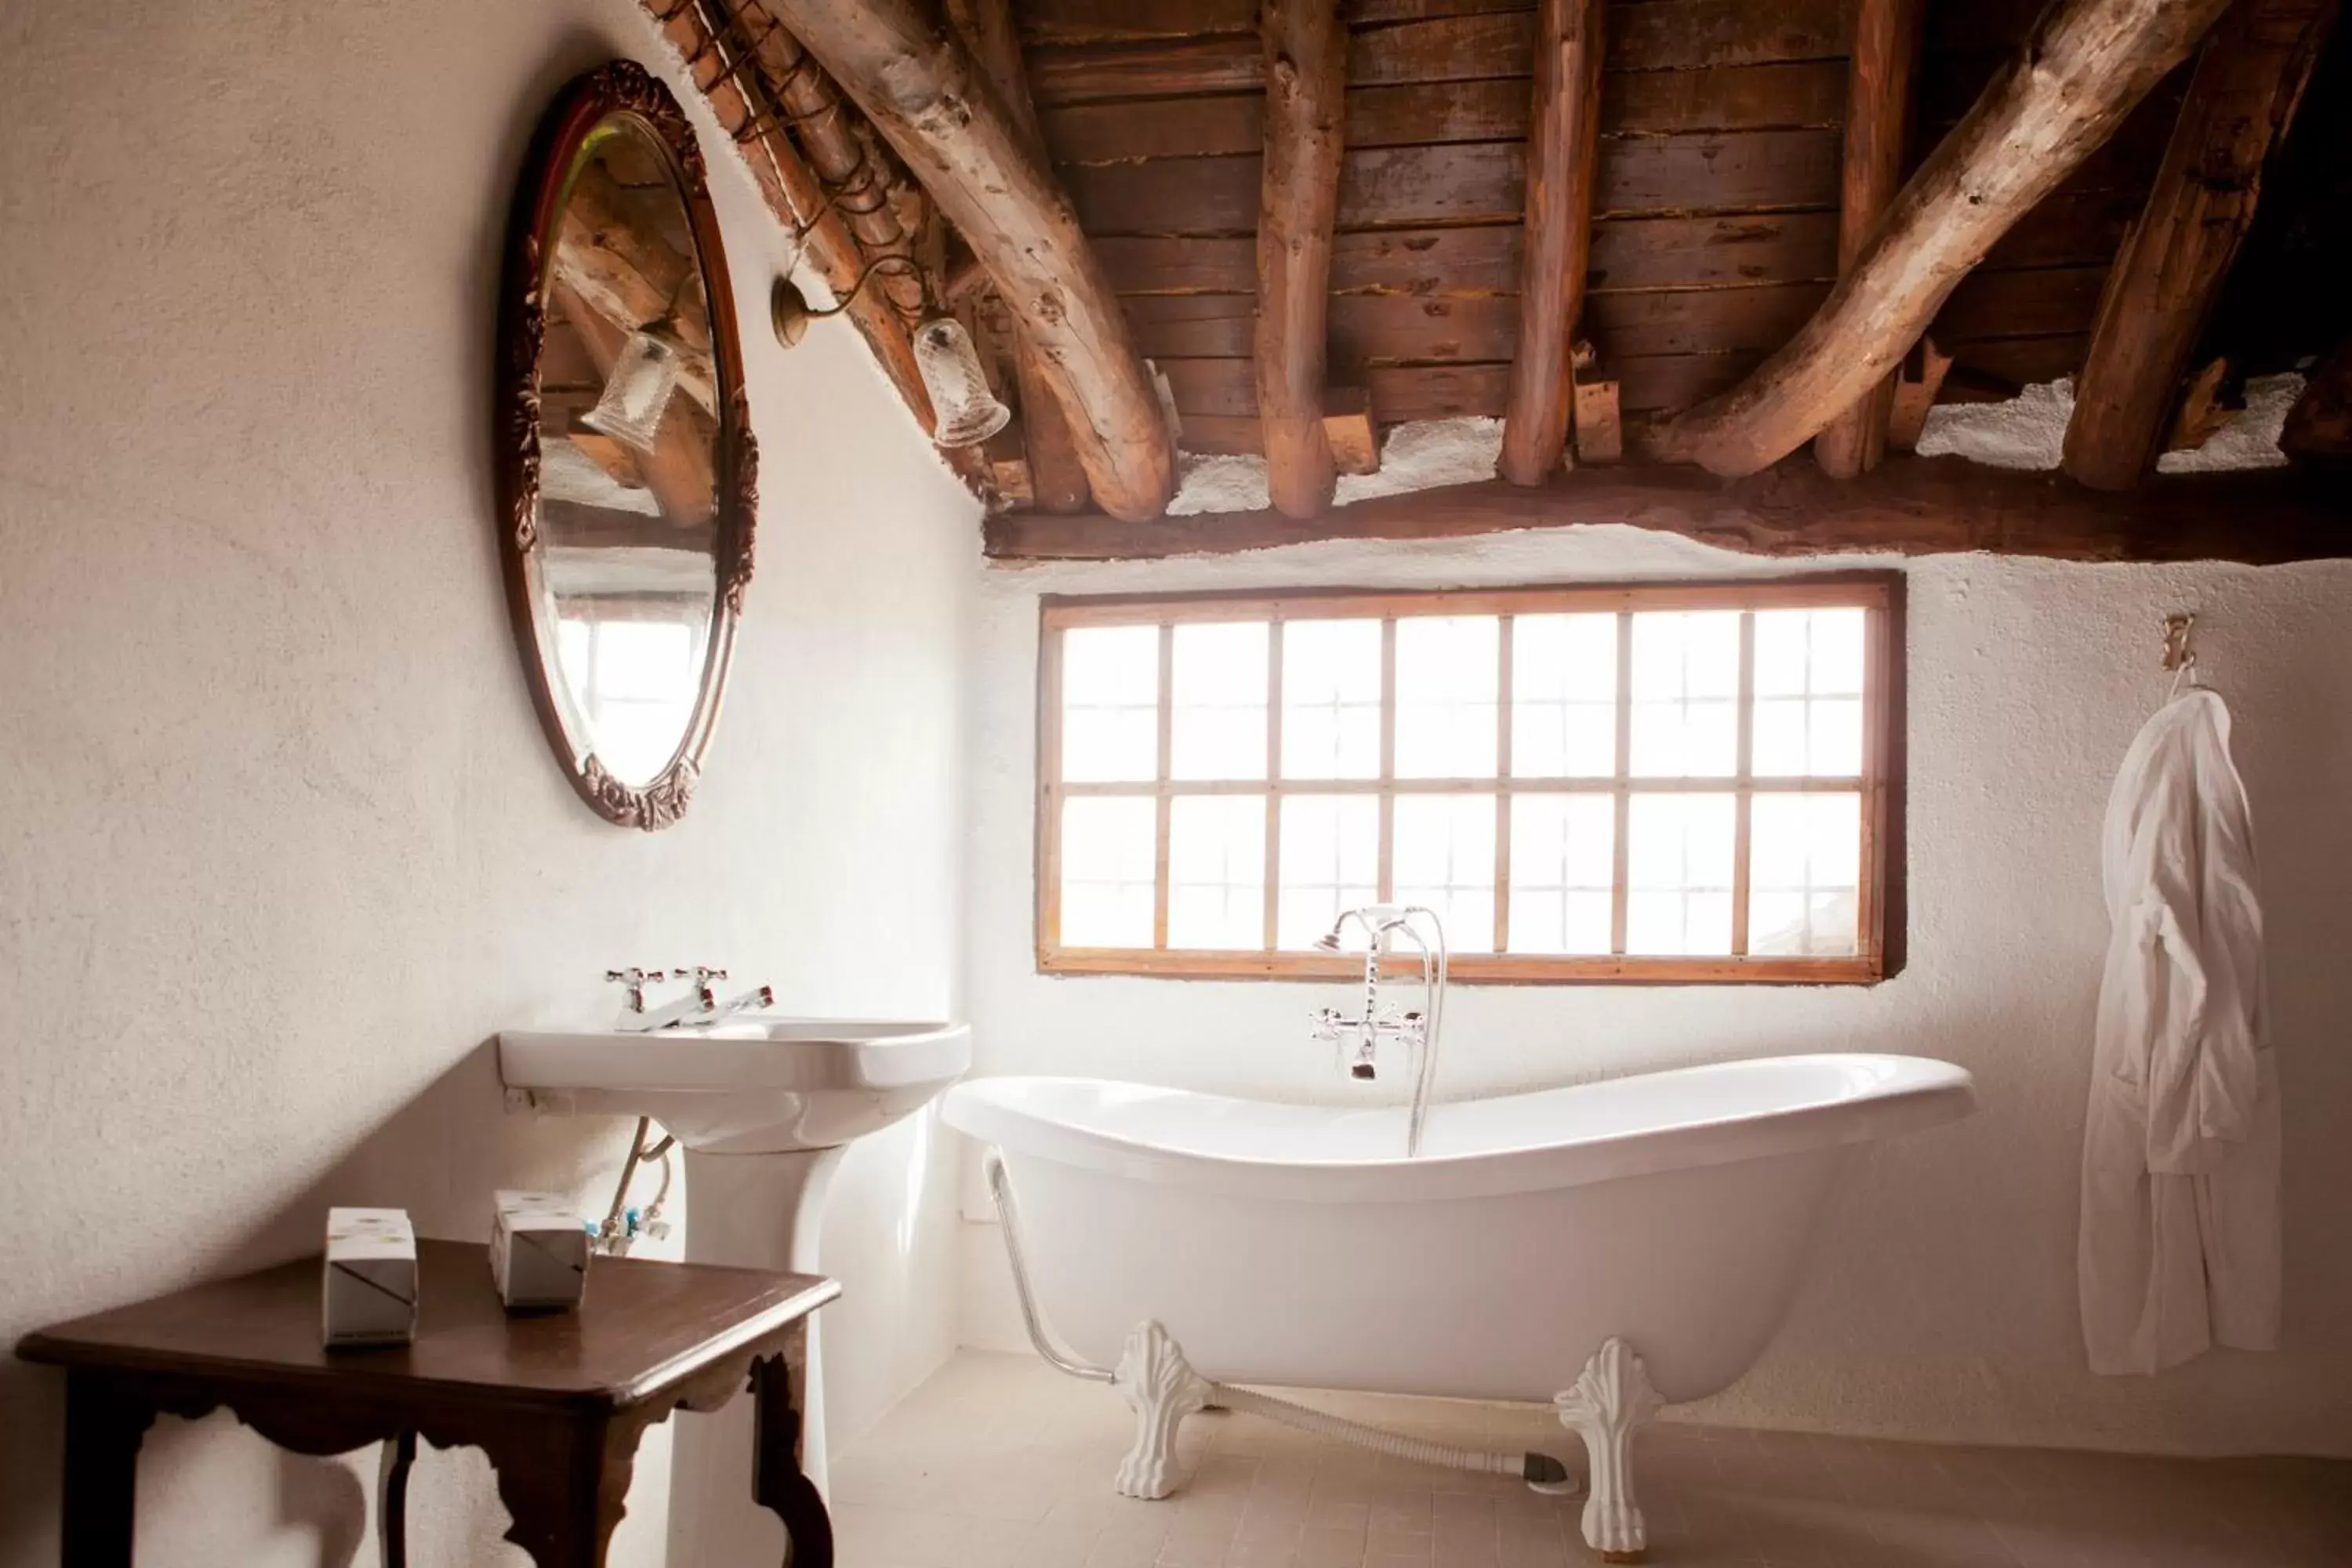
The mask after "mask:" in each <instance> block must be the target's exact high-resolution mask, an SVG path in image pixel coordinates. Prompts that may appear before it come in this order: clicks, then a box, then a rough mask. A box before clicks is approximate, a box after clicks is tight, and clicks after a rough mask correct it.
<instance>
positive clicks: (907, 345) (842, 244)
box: [642, 0, 937, 432]
mask: <svg viewBox="0 0 2352 1568" xmlns="http://www.w3.org/2000/svg"><path fill="white" fill-rule="evenodd" d="M642 4H643V5H645V8H646V11H647V13H648V14H650V15H651V16H653V17H654V19H655V20H656V22H658V23H660V25H661V28H662V35H663V37H666V38H667V39H668V40H669V42H670V44H671V46H672V47H675V48H676V49H677V52H678V53H679V55H680V56H682V57H684V58H685V60H686V64H687V69H688V72H689V73H690V74H691V75H692V77H693V79H694V85H695V87H696V89H697V90H698V91H699V92H701V94H702V96H703V98H704V99H705V100H708V101H709V105H710V110H711V113H712V114H713V115H714V116H716V117H717V119H718V121H719V129H720V130H722V131H724V132H727V134H728V136H729V137H730V139H732V140H733V141H734V142H735V143H736V145H737V147H738V148H739V149H740V151H741V152H742V153H743V161H744V162H745V163H747V164H749V165H750V166H751V178H752V181H753V183H754V184H757V185H758V186H759V187H760V196H761V200H762V201H763V202H765V203H766V204H767V207H768V210H769V212H770V213H771V214H772V215H773V216H774V217H775V219H776V221H777V222H779V223H781V224H782V225H783V226H784V228H785V231H786V232H787V233H788V234H793V235H798V236H800V237H801V254H802V255H803V257H805V258H806V259H807V261H808V263H809V265H810V266H811V267H813V268H815V270H816V272H817V274H818V276H820V277H822V278H823V279H824V281H825V286H826V287H827V288H828V289H832V290H833V292H834V296H835V299H842V298H848V299H849V305H848V309H847V310H846V312H845V314H846V315H847V316H848V318H849V321H850V324H851V325H853V326H855V327H856V329H857V331H858V335H859V336H860V337H863V338H864V339H865V340H866V347H867V348H869V349H871V350H872V351H873V353H874V358H875V360H876V361H877V363H879V364H880V365H881V366H882V373H883V374H885V375H887V377H889V379H890V384H891V385H893V386H895V387H897V388H898V395H899V396H900V397H901V398H902V399H904V400H905V402H906V405H907V406H908V409H909V410H910V411H911V412H912V413H913V414H914V416H915V420H916V422H917V423H918V424H919V425H920V426H922V427H923V429H924V430H925V431H926V432H929V430H931V429H932V428H933V427H934V426H935V424H936V423H937V421H936V419H935V417H934V416H933V415H932V413H931V400H930V395H929V394H928V393H927V392H925V391H924V389H923V379H922V377H921V376H920V375H919V374H917V373H916V370H915V345H914V340H913V339H912V338H911V337H910V336H909V335H908V331H907V326H906V323H905V322H904V321H901V320H900V319H899V317H898V310H897V308H896V307H895V306H894V305H892V303H891V302H890V300H889V299H888V297H887V296H886V295H882V294H878V293H873V292H868V293H863V294H857V295H855V296H854V297H852V296H851V294H850V291H851V290H852V289H855V288H856V284H857V279H858V278H859V276H860V275H861V274H863V273H864V271H865V270H866V252H865V250H864V249H863V248H862V247H860V246H859V245H858V243H857V237H856V235H854V234H852V233H851V232H850V231H849V226H848V224H847V223H846V222H845V220H844V219H843V217H842V215H841V214H840V213H839V212H838V211H837V210H835V209H834V208H833V207H831V206H830V205H828V204H827V203H826V200H825V192H824V185H823V184H821V183H820V182H819V181H818V179H817V177H816V175H815V174H814V173H813V172H812V171H811V170H810V168H809V166H808V164H807V163H804V162H803V161H802V158H801V155H800V152H799V150H798V149H797V148H795V147H794V146H793V143H792V142H791V140H790V139H789V138H788V137H787V136H786V135H785V134H784V129H783V125H782V121H781V120H780V119H778V118H776V117H774V116H772V115H768V116H762V117H755V116H754V114H753V112H752V107H751V101H750V100H748V99H746V98H745V97H744V94H743V89H742V88H741V87H740V86H739V85H738V84H737V81H736V79H735V75H734V73H735V72H736V71H737V70H738V68H741V69H744V70H749V69H751V62H750V59H749V58H748V56H746V55H745V54H743V53H742V51H741V50H740V48H739V47H737V46H735V45H734V44H732V43H731V42H730V41H728V40H726V39H724V38H720V37H714V35H713V33H712V30H711V24H710V19H709V17H706V16H705V15H704V14H703V13H704V9H705V7H706V6H709V5H716V4H718V0H698V3H690V4H686V5H675V4H672V5H664V4H663V3H662V0H642Z"/></svg>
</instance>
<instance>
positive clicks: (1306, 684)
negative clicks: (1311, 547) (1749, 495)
mask: <svg viewBox="0 0 2352 1568" xmlns="http://www.w3.org/2000/svg"><path fill="white" fill-rule="evenodd" d="M1901 608H1902V606H1901V580H1900V578H1898V577H1895V576H1894V575H1891V574H1847V575H1842V576H1836V577H1824V578H1812V579H1783V580H1779V581H1773V582H1768V583H1750V584H1703V585H1696V586H1643V587H1619V588H1584V587H1579V588H1527V589H1508V590H1499V591H1483V590H1482V591H1475V592H1465V593H1444V594H1356V593H1309V594H1296V595H1280V596H1276V597H1253V598H1240V597H1188V598H1179V599H1162V600H1139V599H1059V598H1056V599H1048V600H1047V601H1046V602H1045V607H1044V624H1043V629H1042V650H1043V651H1042V657H1041V659H1040V700H1041V708H1040V720H1039V725H1038V732H1039V742H1040V743H1039V757H1038V784H1039V792H1038V793H1039V806H1038V849H1039V854H1038V884H1037V885H1038V910H1037V924H1038V933H1037V934H1038V949H1037V952H1038V965H1039V967H1040V968H1041V969H1045V970H1049V971H1066V972H1096V973H1156V974H1191V975H1232V976H1264V975H1284V976H1301V977H1307V976H1312V977H1325V976H1340V975H1345V974H1347V973H1349V972H1350V971H1351V970H1352V969H1353V968H1354V967H1355V966H1356V965H1357V964H1360V963H1361V960H1360V958H1359V959H1356V960H1353V961H1350V960H1349V959H1348V958H1347V957H1345V956H1341V955H1333V954H1328V953H1323V952H1316V951H1314V943H1315V942H1316V939H1317V938H1318V937H1320V936H1321V935H1322V934H1323V933H1324V932H1325V931H1328V929H1329V928H1330V925H1331V921H1332V918H1333V916H1334V915H1336V914H1337V913H1338V912H1339V910H1344V909H1349V908H1352V907H1354V906H1357V905H1360V904H1368V903H1373V902H1381V901H1393V902H1397V903H1405V904H1423V905H1426V906H1428V907H1429V908H1431V909H1433V910H1436V911H1437V912H1438V913H1439V915H1440V916H1441V917H1442V918H1443V920H1444V928H1445V934H1446V940H1447V942H1448V945H1449V946H1450V948H1451V949H1452V952H1453V959H1454V974H1455V976H1456V977H1458V978H1461V979H1464V980H1481V979H1484V980H1517V981H1539V980H1580V979H1586V980H1657V981H1678V982H1680V981H1814V982H1832V981H1835V982H1868V981H1873V980H1877V979H1880V978H1883V977H1884V976H1885V973H1886V972H1887V965H1886V943H1885V931H1886V929H1887V925H1888V906H1889V897H1890V891H1891V889H1890V887H1889V882H1888V878H1889V872H1888V868H1889V866H1891V865H1892V866H1899V864H1900V855H1899V850H1897V849H1896V848H1895V847H1894V846H1892V845H1890V835H1891V831H1892V827H1891V825H1892V824H1893V823H1895V822H1896V821H1899V805H1900V803H1899V800H1897V799H1895V795H1896V794H1897V790H1898V786H1899V777H1898V774H1897V772H1896V770H1895V767H1894V766H1893V765H1892V762H1891V755H1892V748H1891V744H1890V735H1891V731H1890V724H1889V714H1890V713H1891V712H1894V711H1895V710H1896V703H1897V694H1896V690H1895V688H1896V685H1897V682H1898V681H1899V679H1900V672H1901V668H1902V659H1901V657H1900V655H1901V645H1900V624H1901ZM1351 934H1352V932H1351Z"/></svg>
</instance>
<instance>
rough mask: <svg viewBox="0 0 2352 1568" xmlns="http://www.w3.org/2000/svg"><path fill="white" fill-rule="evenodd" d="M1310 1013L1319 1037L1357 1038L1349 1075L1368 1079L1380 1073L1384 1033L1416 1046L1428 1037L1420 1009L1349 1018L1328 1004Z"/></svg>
mask: <svg viewBox="0 0 2352 1568" xmlns="http://www.w3.org/2000/svg"><path fill="white" fill-rule="evenodd" d="M1307 1017H1308V1020H1309V1022H1311V1023H1312V1024H1313V1025H1314V1030H1315V1036H1314V1037H1315V1038H1317V1039H1318V1040H1329V1041H1332V1042H1334V1043H1335V1044H1336V1043H1337V1042H1339V1041H1340V1040H1342V1039H1345V1038H1348V1037H1353V1038H1354V1040H1355V1042H1356V1049H1355V1052H1354V1054H1353V1055H1352V1056H1351V1057H1350V1058H1349V1062H1348V1076H1349V1078H1353V1079H1362V1080H1364V1081H1366V1082H1369V1081H1370V1080H1371V1079H1376V1078H1378V1077H1379V1076H1380V1071H1379V1047H1380V1038H1381V1036H1383V1035H1388V1036H1391V1037H1395V1038H1397V1039H1400V1040H1402V1041H1403V1042H1404V1043H1405V1044H1406V1045H1408V1046H1412V1047H1420V1046H1422V1045H1423V1044H1425V1043H1426V1041H1427V1039H1428V1034H1427V1029H1426V1026H1425V1023H1424V1021H1423V1017H1422V1016H1421V1014H1420V1013H1418V1012H1409V1013H1403V1014H1399V1013H1397V1012H1396V1011H1394V1010H1393V1009H1391V1011H1389V1012H1386V1013H1381V1014H1378V1015H1375V1016H1371V1017H1370V1018H1347V1017H1342V1016H1340V1014H1339V1009H1338V1008H1337V1007H1325V1008H1321V1009H1319V1010H1318V1011H1316V1012H1314V1013H1311V1014H1309V1015H1307Z"/></svg>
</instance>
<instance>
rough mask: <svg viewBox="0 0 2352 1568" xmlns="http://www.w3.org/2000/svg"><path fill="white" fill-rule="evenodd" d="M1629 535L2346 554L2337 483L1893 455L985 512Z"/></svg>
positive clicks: (1155, 534) (2299, 475)
mask: <svg viewBox="0 0 2352 1568" xmlns="http://www.w3.org/2000/svg"><path fill="white" fill-rule="evenodd" d="M1607 523H1623V524H1626V525H1629V526H1631V527H1635V528H1645V529H1652V530H1655V531H1660V532H1665V533H1673V534H1677V535H1680V536H1681V537H1683V538H1685V539H1692V540H1696V541H1697V542H1700V543H1703V544H1710V545H1714V546H1716V547H1717V548H1718V549H1723V550H1731V551H1737V552H1740V553H1742V554H1748V555H1763V556H1774V557H1800V556H1811V555H1829V554H1842V553H1868V554H1883V555H1937V554H1946V553H1951V552H1961V551H1992V552H2000V553H2002V554H2008V555H2034V556H2043V557H2049V558H2053V559H2057V560H2065V561H2237V562H2246V563H2252V564H2257V565H2269V564H2274V563H2280V562H2287V561H2309V560H2333V559H2340V558H2345V557H2352V506H2347V502H2346V500H2345V499H2344V496H2343V494H2342V485H2341V479H2340V476H2331V475H2328V474H2326V473H2322V472H2306V471H2303V470H2299V469H2295V468H2264V469H2258V470H2254V471H2252V472H2246V473H2232V474H2168V475H2166V476H2164V477H2163V478H2161V479H2158V480H2156V481H2153V482H2151V483H2150V484H2148V485H2147V486H2145V487H2143V488H2142V489H2139V490H2137V491H2136V492H2134V493H2133V494H2131V495H2128V496H2123V495H2117V494H2116V493H2114V492H2112V491H2107V490H2095V489H2090V488H2088V487H2087V486H2084V485H2080V484H2077V483H2075V482H2074V480H2072V479H2066V478H2064V477H2063V476H2062V475H2056V474H2042V473H2030V472H2024V471H2021V470H2018V469H2012V468H1986V467H1984V466H1982V465H1981V464H1977V463H1971V462H1969V461H1968V460H1967V459H1966V458H1906V457H1893V458H1887V459H1886V460H1885V462H1883V463H1881V464H1880V465H1879V466H1878V467H1877V468H1874V469H1873V470H1871V471H1870V472H1869V473H1866V474H1863V475H1859V476H1857V477H1855V478H1853V479H1832V478H1830V477H1829V476H1828V475H1826V474H1823V473H1822V471H1821V469H1820V468H1819V467H1817V466H1816V465H1815V464H1813V463H1812V462H1811V461H1809V460H1805V459H1798V460H1795V461H1790V462H1784V463H1781V464H1780V465H1778V466H1776V467H1774V468H1767V469H1765V470H1763V471H1762V472H1760V473H1757V474H1753V475H1750V476H1748V477H1747V478H1744V479H1730V480H1725V479H1716V478H1713V477H1711V476H1709V475H1707V474H1705V473H1701V472H1699V471H1698V470H1696V469H1694V468H1679V467H1676V468H1623V467H1621V468H1579V469H1576V470H1574V471H1572V472H1562V473H1559V474H1557V475H1555V476H1553V477H1552V478H1550V479H1547V480H1546V481H1545V482H1544V483H1543V484H1542V485H1540V486H1535V487H1524V486H1519V485H1514V484H1509V483H1507V482H1505V481H1503V480H1499V479H1494V480H1486V481H1484V482H1481V483H1478V484H1471V485H1454V486H1448V487H1445V488H1443V489H1427V490H1416V491H1413V492H1412V493H1410V494H1406V495H1396V496H1384V497H1381V498H1380V499H1379V500H1366V501H1359V502H1357V503H1356V504H1354V505H1352V506H1343V507H1334V508H1333V509H1331V510H1329V511H1327V512H1325V513H1324V514H1323V515H1322V516H1321V517H1319V518H1316V519H1314V520H1312V521H1305V522H1301V521H1295V520H1293V519H1289V518H1286V517H1284V516H1282V515H1281V514H1280V513H1278V512H1275V511H1253V512H1226V513H1219V514H1213V515H1206V516H1198V517H1171V518H1167V519H1164V520H1162V521H1159V522H1155V523H1152V524H1150V525H1149V526H1129V525H1127V524H1123V523H1121V522H1120V521H1118V520H1116V519H1112V518H1105V517H1045V516H1043V515H1040V514H1037V513H1026V514H1018V515H1010V516H1003V517H996V518H992V519H990V520H989V521H988V522H987V524H986V548H987V553H988V554H989V555H990V557H992V559H996V560H1003V561H1131V560H1160V559H1164V558H1167V557H1171V556H1178V555H1223V554H1234V553H1238V552H1243V551H1250V550H1269V549H1274V548H1276V547H1277V546H1281V545H1286V544H1304V543H1311V542H1318V541H1325V540H1373V539H1386V540H1432V539H1462V538H1468V537H1471V536H1475V535H1478V534H1486V533H1502V532H1508V531H1515V530H1520V529H1534V528H1567V527H1584V526H1591V525H1595V524H1607Z"/></svg>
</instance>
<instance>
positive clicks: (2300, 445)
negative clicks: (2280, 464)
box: [2279, 338, 2352, 477]
mask: <svg viewBox="0 0 2352 1568" xmlns="http://www.w3.org/2000/svg"><path fill="white" fill-rule="evenodd" d="M2279 450H2280V451H2282V452H2284V453H2285V454H2286V455H2287V456H2288V457H2290V458H2294V460H2295V461H2296V462H2298V463H2331V464H2345V463H2352V338H2347V339H2345V340H2344V341H2343V342H2340V343H2338V344H2336V348H2335V352H2333V353H2330V354H2328V355H2327V357H2326V358H2325V359H2323V360H2321V361H2320V362H2319V363H2318V364H2316V365H2315V366H2314V367H2313V368H2312V372H2311V378H2310V380H2308V381H2307V382H2305V384H2304V388H2303V395H2301V396H2299V397H2297V398H2296V399H2295V400H2294V407H2292V408H2290V409H2288V410H2287V414H2286V426H2285V428H2284V429H2282V430H2281V431H2280V432H2279ZM2339 477H2340V476H2339Z"/></svg>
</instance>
